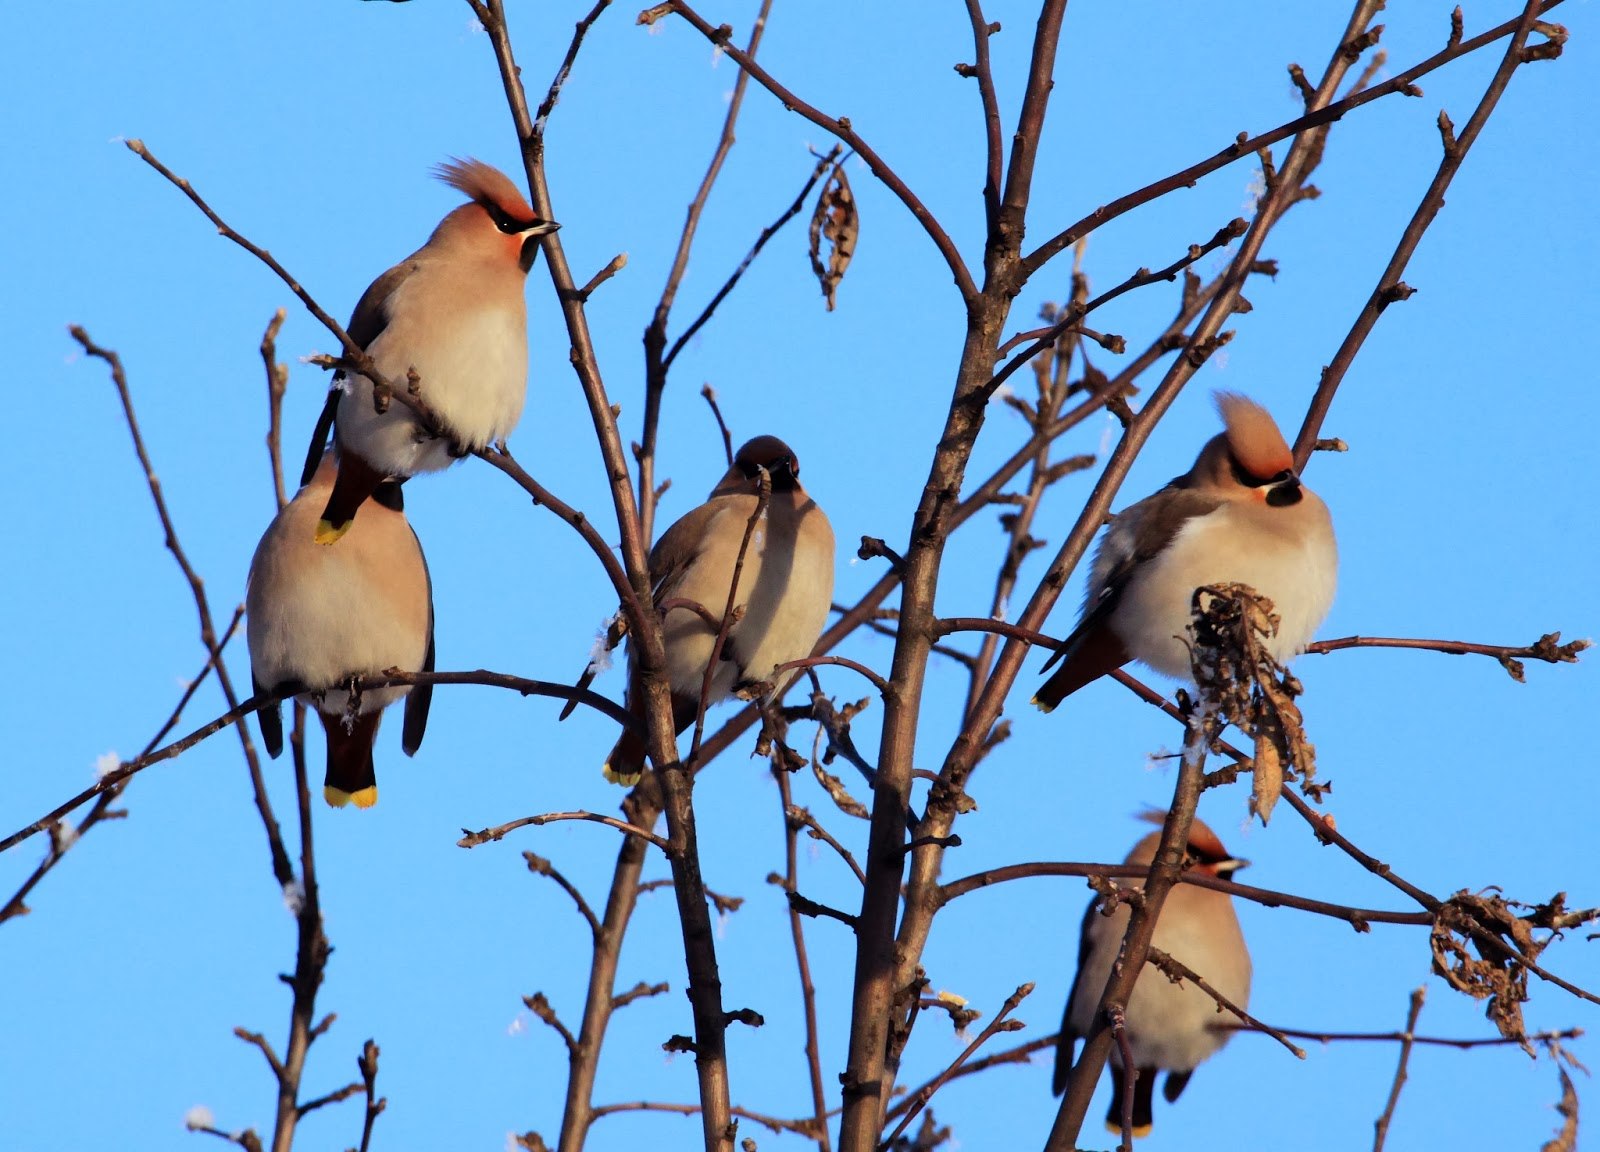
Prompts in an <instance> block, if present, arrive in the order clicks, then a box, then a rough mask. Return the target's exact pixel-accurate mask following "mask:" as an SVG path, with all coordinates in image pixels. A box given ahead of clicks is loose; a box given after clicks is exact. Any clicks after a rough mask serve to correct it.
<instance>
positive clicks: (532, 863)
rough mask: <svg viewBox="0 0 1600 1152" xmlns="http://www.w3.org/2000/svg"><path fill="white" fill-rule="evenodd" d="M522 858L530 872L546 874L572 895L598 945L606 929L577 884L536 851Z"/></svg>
mask: <svg viewBox="0 0 1600 1152" xmlns="http://www.w3.org/2000/svg"><path fill="white" fill-rule="evenodd" d="M522 858H523V859H524V860H526V861H527V862H528V871H529V872H532V873H533V874H534V875H536V876H545V877H548V878H549V879H551V880H553V881H555V883H556V885H557V887H559V888H560V889H561V890H562V891H563V892H565V893H566V894H567V895H568V896H570V897H572V902H573V904H575V905H577V908H578V914H579V915H580V916H582V917H583V919H584V922H585V923H587V924H588V925H589V935H590V937H591V938H592V939H593V941H594V943H595V945H596V946H598V945H599V943H600V938H601V935H602V934H603V932H604V929H602V928H601V927H600V920H599V918H598V917H597V916H595V914H594V909H593V908H591V907H589V902H588V901H587V900H585V899H584V898H583V893H582V892H579V891H578V888H577V885H575V884H573V882H572V881H571V880H568V879H567V878H566V877H565V876H564V875H562V873H561V870H560V869H559V868H557V867H556V866H555V865H554V864H552V863H550V861H549V860H547V859H545V858H544V857H543V856H540V855H538V854H537V853H535V852H524V853H523V854H522Z"/></svg>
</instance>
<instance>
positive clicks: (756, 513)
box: [689, 466, 772, 764]
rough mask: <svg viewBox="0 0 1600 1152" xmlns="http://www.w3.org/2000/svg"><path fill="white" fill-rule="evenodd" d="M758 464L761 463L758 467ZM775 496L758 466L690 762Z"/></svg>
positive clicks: (695, 756) (709, 660) (703, 684)
mask: <svg viewBox="0 0 1600 1152" xmlns="http://www.w3.org/2000/svg"><path fill="white" fill-rule="evenodd" d="M758 467H759V466H758ZM771 498H772V476H771V475H770V474H769V473H768V472H767V470H766V469H765V468H759V476H758V480H757V488H756V503H755V507H754V508H752V509H751V510H750V518H749V519H748V520H746V521H745V525H744V537H743V538H742V539H741V540H740V541H739V553H738V555H737V556H735V557H734V561H733V575H732V576H731V577H730V578H729V580H728V599H727V602H726V604H724V605H723V609H722V619H721V620H720V621H719V622H718V627H717V635H716V639H714V640H713V641H712V642H711V655H710V656H709V657H707V658H706V670H705V673H704V674H703V675H702V676H701V678H700V702H699V704H698V705H697V706H696V708H695V714H694V739H693V740H691V741H690V743H689V763H690V764H697V763H699V758H700V741H701V740H702V739H703V738H704V737H705V733H706V703H707V701H709V700H710V699H711V681H712V680H713V679H714V678H715V676H716V674H717V669H718V668H719V667H720V666H721V663H722V651H723V648H724V647H725V646H726V645H727V643H728V630H729V629H731V628H732V627H733V615H734V610H735V609H736V608H737V607H738V606H739V579H740V577H742V576H743V575H744V563H745V559H746V557H747V556H748V555H749V554H750V541H751V540H752V539H753V538H754V537H755V532H756V525H757V524H759V523H761V520H762V518H763V517H764V516H766V514H767V504H768V502H769V501H770V500H771Z"/></svg>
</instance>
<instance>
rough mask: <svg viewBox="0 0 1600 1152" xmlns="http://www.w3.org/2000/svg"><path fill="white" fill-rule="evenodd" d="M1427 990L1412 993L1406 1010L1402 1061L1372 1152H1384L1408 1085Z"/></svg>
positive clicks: (1376, 1129)
mask: <svg viewBox="0 0 1600 1152" xmlns="http://www.w3.org/2000/svg"><path fill="white" fill-rule="evenodd" d="M1427 994H1428V990H1427V988H1425V987H1424V988H1417V989H1414V990H1413V991H1412V993H1411V1006H1410V1007H1409V1008H1408V1009H1407V1010H1406V1028H1405V1032H1403V1033H1402V1034H1401V1035H1402V1039H1401V1041H1400V1060H1399V1063H1398V1064H1396V1066H1395V1070H1394V1083H1393V1084H1391V1085H1390V1086H1389V1100H1388V1102H1387V1103H1386V1104H1385V1105H1384V1106H1383V1115H1381V1116H1379V1117H1378V1119H1377V1121H1376V1122H1375V1123H1374V1124H1373V1126H1372V1127H1373V1137H1372V1152H1383V1142H1384V1141H1385V1140H1386V1139H1388V1136H1389V1121H1390V1120H1392V1119H1394V1109H1395V1105H1396V1104H1398V1103H1400V1090H1401V1089H1402V1088H1404V1087H1405V1084H1406V1065H1407V1064H1408V1063H1409V1062H1410V1060H1411V1046H1412V1045H1413V1044H1414V1043H1416V1040H1415V1037H1414V1036H1413V1035H1412V1034H1413V1033H1414V1032H1416V1030H1417V1017H1419V1016H1420V1015H1422V1001H1423V998H1424V997H1426V996H1427Z"/></svg>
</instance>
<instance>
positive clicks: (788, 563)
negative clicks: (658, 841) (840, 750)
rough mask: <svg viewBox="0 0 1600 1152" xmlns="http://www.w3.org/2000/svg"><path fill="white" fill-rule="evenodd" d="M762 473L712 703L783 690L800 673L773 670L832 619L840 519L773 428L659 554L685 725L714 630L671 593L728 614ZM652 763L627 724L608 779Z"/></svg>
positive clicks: (799, 653) (680, 722)
mask: <svg viewBox="0 0 1600 1152" xmlns="http://www.w3.org/2000/svg"><path fill="white" fill-rule="evenodd" d="M762 470H765V471H766V473H767V475H768V476H769V477H770V479H771V485H772V488H771V493H770V495H769V497H768V501H767V508H766V512H765V513H764V514H763V516H762V519H761V520H760V521H759V522H758V523H757V524H756V527H755V531H754V532H753V533H752V534H751V537H750V545H749V548H748V550H747V551H746V553H745V558H744V567H743V568H742V569H741V570H740V573H739V589H738V595H737V597H736V599H735V601H734V603H735V611H736V612H737V611H740V610H742V612H743V614H742V615H740V616H739V618H738V619H737V620H736V621H735V622H734V623H733V625H732V626H731V627H730V628H729V629H728V638H727V641H726V643H725V645H724V647H723V652H722V659H721V661H720V662H719V663H718V666H717V668H716V670H715V672H714V674H713V675H712V678H711V690H710V692H709V693H707V696H706V706H707V707H710V706H711V705H712V704H715V703H716V702H717V701H719V700H722V699H724V698H725V697H726V696H727V695H728V694H729V693H730V692H732V691H734V690H735V689H742V688H745V687H747V686H754V685H755V684H757V683H762V682H765V683H769V684H771V689H770V690H769V691H768V692H767V693H766V694H765V699H767V700H771V699H773V698H775V697H776V696H777V695H778V694H779V693H780V692H781V691H782V689H783V688H784V687H785V686H786V685H787V684H788V683H789V681H790V680H792V679H793V678H794V675H795V673H794V672H793V671H789V672H784V673H781V674H777V675H774V673H773V669H774V668H776V667H777V666H778V665H780V664H784V663H787V662H788V661H790V660H800V659H803V658H804V657H806V656H809V655H811V649H812V648H814V647H815V646H816V643H817V637H819V636H821V635H822V626H823V624H824V623H826V622H827V619H828V609H829V606H830V605H831V604H832V603H833V528H832V526H831V525H829V523H828V517H827V516H826V515H824V514H823V511H822V509H821V508H819V507H817V504H816V501H814V500H812V499H811V497H810V496H808V495H807V494H806V490H805V489H804V488H802V487H801V486H800V460H799V458H798V457H797V456H796V455H795V454H794V451H793V450H792V449H791V448H790V447H789V446H788V445H787V444H785V443H784V442H783V441H782V440H779V439H778V438H777V437H776V436H757V437H756V438H755V439H754V440H751V441H750V442H749V443H747V444H745V445H744V446H743V447H741V448H740V449H739V451H738V454H737V455H736V456H735V457H734V460H733V464H732V466H730V467H729V469H728V471H727V472H726V473H725V474H724V475H723V477H722V479H721V480H720V481H718V483H717V486H716V487H715V488H713V489H712V490H711V496H710V498H709V499H708V500H707V501H706V502H705V503H704V504H702V505H700V507H698V508H696V509H694V510H693V511H692V512H690V513H689V514H688V515H686V516H684V517H683V519H681V520H679V521H678V522H677V523H675V524H673V525H672V527H670V528H668V529H667V531H666V534H665V535H663V536H662V537H661V539H660V540H658V541H657V542H656V546H655V548H654V549H652V550H651V552H650V581H651V585H652V587H653V589H654V592H653V596H652V600H653V602H654V604H655V605H656V606H657V608H660V606H661V605H663V604H668V611H667V612H666V614H665V616H664V617H663V618H662V622H661V639H662V643H663V644H664V645H665V647H666V655H667V677H668V680H669V682H670V683H671V685H672V714H673V719H674V722H675V725H676V730H677V731H678V732H682V731H683V730H684V729H686V728H688V727H689V726H690V725H692V724H693V723H694V719H695V713H696V712H697V710H698V708H699V704H700V689H701V685H702V683H703V682H704V679H705V673H706V665H707V663H708V662H709V661H710V659H711V650H712V648H713V646H714V645H715V643H716V636H717V629H716V628H715V627H713V626H712V625H711V624H710V623H708V622H707V621H706V620H705V619H703V618H702V617H701V616H700V614H699V613H698V612H696V611H694V610H693V609H690V608H684V607H677V606H673V605H671V604H669V603H668V602H669V601H674V600H676V601H683V602H692V603H695V604H698V605H701V606H702V607H704V608H705V609H706V610H707V611H708V612H709V613H710V615H711V617H713V618H715V619H717V620H719V621H720V620H721V618H722V614H723V610H724V608H726V606H727V603H728V589H729V586H730V585H731V583H732V581H733V572H734V566H735V564H736V562H737V560H738V556H739V547H740V544H741V543H742V542H743V540H744V535H745V529H746V527H747V526H748V525H749V523H750V517H751V516H752V515H753V514H754V513H755V510H756V507H757V502H758V500H759V497H758V495H757V493H758V491H759V488H760V473H761V472H762ZM630 644H631V642H630ZM633 663H634V662H633V660H632V658H631V655H630V659H629V688H628V697H629V703H630V705H631V706H632V707H633V708H634V710H635V712H634V714H635V715H638V716H641V718H642V715H643V706H642V705H641V704H640V703H639V698H640V695H641V692H642V689H641V688H640V687H639V685H638V683H637V680H636V677H637V669H635V668H634V667H633ZM644 760H645V744H644V739H643V738H642V737H641V736H639V735H637V734H636V733H634V732H632V731H628V732H625V733H623V736H622V739H621V740H619V741H617V746H616V747H615V748H613V749H612V750H611V755H610V756H608V757H607V758H606V765H605V773H606V776H607V778H608V779H611V780H614V781H617V782H620V783H626V784H631V783H633V782H634V781H636V780H637V779H638V776H639V773H640V772H641V771H642V770H643V768H644Z"/></svg>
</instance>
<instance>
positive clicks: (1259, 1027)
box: [1145, 946, 1306, 1060]
mask: <svg viewBox="0 0 1600 1152" xmlns="http://www.w3.org/2000/svg"><path fill="white" fill-rule="evenodd" d="M1145 962H1146V963H1148V964H1153V965H1154V966H1155V967H1157V968H1159V969H1161V971H1162V972H1163V973H1164V974H1165V975H1166V977H1167V978H1168V979H1169V980H1172V981H1174V982H1177V981H1180V980H1187V981H1188V982H1189V983H1191V984H1193V985H1194V986H1195V987H1196V988H1198V989H1200V991H1202V992H1204V993H1205V994H1206V995H1207V996H1209V997H1211V999H1213V1000H1215V1001H1216V1003H1217V1006H1218V1007H1219V1008H1221V1009H1222V1010H1223V1011H1225V1012H1231V1013H1233V1014H1234V1015H1235V1016H1236V1017H1238V1018H1239V1019H1240V1020H1241V1021H1243V1022H1244V1024H1246V1025H1247V1026H1248V1027H1250V1028H1251V1029H1252V1030H1254V1031H1256V1032H1261V1033H1264V1034H1266V1035H1268V1036H1271V1037H1272V1038H1273V1039H1274V1040H1276V1041H1277V1042H1278V1043H1279V1044H1282V1045H1283V1046H1284V1047H1285V1048H1287V1049H1288V1050H1289V1051H1291V1052H1293V1053H1294V1054H1295V1055H1296V1056H1297V1057H1299V1058H1300V1059H1301V1060H1304V1059H1305V1058H1306V1054H1305V1050H1304V1049H1302V1048H1299V1047H1296V1046H1295V1045H1294V1044H1293V1043H1291V1042H1290V1040H1289V1037H1288V1036H1287V1035H1286V1034H1285V1033H1283V1032H1280V1031H1279V1030H1278V1029H1276V1028H1274V1027H1272V1025H1270V1024H1263V1023H1262V1022H1261V1021H1260V1020H1257V1019H1256V1018H1255V1017H1254V1016H1252V1015H1250V1013H1248V1012H1246V1011H1245V1010H1244V1009H1243V1008H1241V1007H1239V1006H1238V1005H1237V1004H1235V1003H1234V1002H1233V1001H1232V1000H1229V999H1228V998H1227V997H1226V996H1224V995H1223V994H1222V993H1221V992H1218V991H1217V990H1216V989H1215V988H1213V987H1212V986H1211V985H1210V984H1208V983H1206V981H1205V979H1204V978H1203V977H1201V976H1200V975H1199V974H1198V973H1196V972H1195V971H1194V970H1193V969H1192V968H1189V967H1188V966H1187V965H1185V964H1184V963H1183V962H1182V961H1180V960H1176V959H1174V958H1173V957H1172V956H1170V955H1169V954H1167V953H1166V952H1163V951H1162V950H1161V949H1159V948H1156V947H1154V946H1152V947H1151V949H1150V951H1149V953H1148V954H1146V956H1145Z"/></svg>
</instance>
